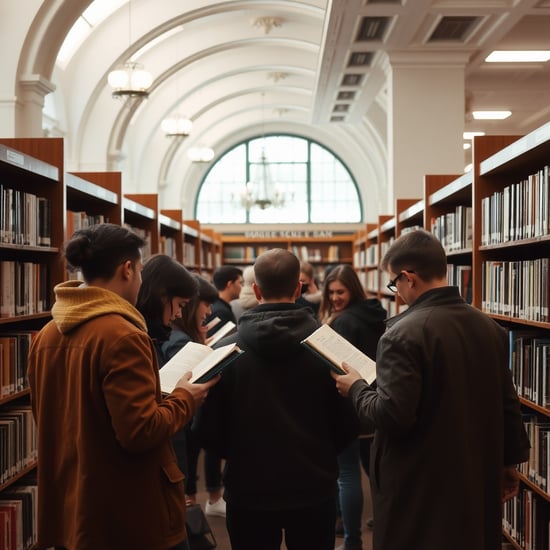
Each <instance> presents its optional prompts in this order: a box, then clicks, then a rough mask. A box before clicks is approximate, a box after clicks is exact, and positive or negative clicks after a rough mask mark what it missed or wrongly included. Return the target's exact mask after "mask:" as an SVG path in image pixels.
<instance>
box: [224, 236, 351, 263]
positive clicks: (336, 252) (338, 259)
mask: <svg viewBox="0 0 550 550" xmlns="http://www.w3.org/2000/svg"><path fill="white" fill-rule="evenodd" d="M271 248H284V249H286V250H290V251H291V252H293V253H294V254H295V255H296V256H297V257H298V258H299V259H300V260H301V261H306V262H309V263H312V264H315V265H317V266H319V265H327V264H340V263H347V264H352V263H353V234H351V233H350V234H344V235H332V236H327V237H319V238H315V237H300V236H296V237H291V238H288V237H271V238H248V237H246V236H242V235H223V236H222V251H223V254H222V257H223V263H224V264H235V265H240V266H242V265H250V264H252V263H254V260H255V259H256V258H257V257H258V256H259V255H260V254H261V253H262V252H265V251H266V250H269V249H271Z"/></svg>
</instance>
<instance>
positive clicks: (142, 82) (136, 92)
mask: <svg viewBox="0 0 550 550" xmlns="http://www.w3.org/2000/svg"><path fill="white" fill-rule="evenodd" d="M131 45H132V0H129V2H128V46H129V47H130V46H131ZM107 82H108V83H109V86H111V88H113V92H112V95H113V97H114V98H127V97H139V98H143V99H145V98H146V97H147V96H148V95H149V92H148V89H149V88H150V86H151V84H152V83H153V77H152V76H151V73H150V72H148V71H146V70H145V69H144V68H143V65H141V64H140V63H136V62H135V61H132V60H130V61H127V62H126V63H124V65H122V66H120V67H117V68H116V69H115V70H114V71H111V72H110V73H109V75H108V76H107Z"/></svg>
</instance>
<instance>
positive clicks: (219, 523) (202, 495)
mask: <svg viewBox="0 0 550 550" xmlns="http://www.w3.org/2000/svg"><path fill="white" fill-rule="evenodd" d="M202 462H203V461H202V456H201V457H200V459H199V465H200V466H199V481H198V489H199V493H198V494H197V502H198V503H199V504H201V506H202V507H203V510H204V505H205V504H206V499H207V495H206V492H204V479H203V477H202V469H201V468H202ZM363 495H364V498H365V506H364V509H363V519H364V522H363V525H365V523H366V521H367V519H368V518H369V517H371V516H372V513H371V511H372V508H371V500H370V490H369V487H368V479H367V477H366V476H363ZM208 523H209V524H210V527H211V528H212V531H213V532H214V536H215V537H216V542H217V543H218V546H217V550H231V544H230V543H229V537H228V535H227V530H226V528H225V519H224V518H218V517H208ZM343 543H344V539H343V538H341V537H337V538H336V544H335V547H338V546H340V545H342V544H343ZM285 548H286V547H285V546H284V545H283V547H282V549H281V550H284V549H285ZM258 550H262V549H261V548H258ZM363 550H372V531H370V530H368V529H367V528H366V527H365V529H364V530H363Z"/></svg>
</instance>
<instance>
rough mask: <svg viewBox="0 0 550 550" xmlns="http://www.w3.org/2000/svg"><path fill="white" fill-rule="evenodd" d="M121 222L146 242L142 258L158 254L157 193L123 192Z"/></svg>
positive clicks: (145, 258)
mask: <svg viewBox="0 0 550 550" xmlns="http://www.w3.org/2000/svg"><path fill="white" fill-rule="evenodd" d="M122 207H123V219H122V221H123V223H124V225H127V226H128V227H130V228H131V229H132V230H133V231H135V232H136V233H138V234H139V235H141V236H142V237H143V238H144V239H145V241H146V242H147V244H146V246H145V247H144V248H143V259H144V261H146V260H147V258H149V257H150V256H152V255H153V254H158V252H159V246H160V245H159V243H160V222H159V207H158V195H155V194H137V195H136V194H125V195H124V197H123V200H122Z"/></svg>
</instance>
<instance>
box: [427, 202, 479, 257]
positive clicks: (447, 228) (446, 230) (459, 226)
mask: <svg viewBox="0 0 550 550" xmlns="http://www.w3.org/2000/svg"><path fill="white" fill-rule="evenodd" d="M431 231H432V233H433V234H434V235H435V236H436V237H437V238H438V239H439V240H440V241H441V244H442V245H443V247H444V248H445V250H446V251H447V252H452V251H455V250H465V249H469V248H472V207H471V206H463V205H460V206H457V207H456V208H455V211H454V212H448V213H447V214H443V215H442V216H438V217H436V218H432V221H431Z"/></svg>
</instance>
